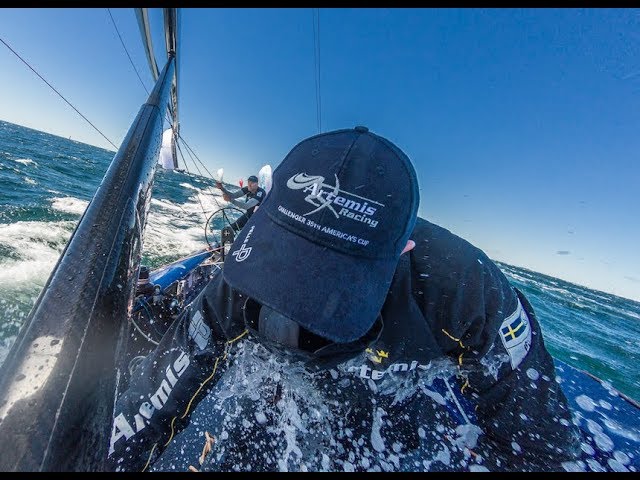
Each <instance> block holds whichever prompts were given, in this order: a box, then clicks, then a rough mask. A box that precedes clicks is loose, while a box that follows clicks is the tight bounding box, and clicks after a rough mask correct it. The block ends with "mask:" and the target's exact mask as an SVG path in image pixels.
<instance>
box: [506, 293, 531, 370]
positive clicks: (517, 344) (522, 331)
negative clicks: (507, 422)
mask: <svg viewBox="0 0 640 480" xmlns="http://www.w3.org/2000/svg"><path fill="white" fill-rule="evenodd" d="M500 338H501V339H502V344H503V345H504V348H506V349H507V353H508V354H509V358H511V368H513V369H514V370H515V369H516V368H517V367H518V365H520V362H522V359H523V358H524V357H525V356H526V355H527V352H528V351H529V348H531V325H530V323H529V317H528V316H527V312H525V311H524V308H522V304H521V303H520V299H518V305H517V306H516V310H515V312H513V313H512V314H511V315H509V316H508V317H507V318H505V319H504V321H503V322H502V325H500Z"/></svg>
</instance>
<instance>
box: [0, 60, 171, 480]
mask: <svg viewBox="0 0 640 480" xmlns="http://www.w3.org/2000/svg"><path fill="white" fill-rule="evenodd" d="M174 72H175V57H173V56H170V57H169V59H168V60H167V62H166V64H165V66H164V68H163V70H162V72H161V73H160V75H159V76H158V80H157V82H156V84H155V87H154V89H153V91H152V92H151V94H150V95H149V98H148V100H147V102H146V103H145V104H143V105H142V106H141V108H140V110H139V112H138V115H137V117H136V118H135V120H134V121H133V123H132V125H131V127H130V128H129V132H128V133H127V136H126V138H125V139H124V141H123V142H122V145H121V146H120V148H119V149H118V152H117V153H116V155H115V156H114V158H113V160H112V162H111V164H110V165H109V168H108V170H107V172H106V173H105V176H104V178H103V179H102V182H101V184H100V186H99V187H98V189H97V190H96V193H95V194H94V196H93V198H92V200H91V202H90V203H89V206H88V207H87V209H86V210H85V212H84V214H83V216H82V218H81V219H80V221H79V223H78V225H77V227H76V229H75V231H74V232H73V234H72V235H71V238H70V240H69V242H68V243H67V246H66V247H65V250H64V252H63V253H62V255H61V256H60V258H59V260H58V263H57V264H56V266H55V267H54V269H53V271H52V273H51V275H50V276H49V279H48V280H47V283H46V285H45V287H44V288H43V290H42V292H41V293H40V296H39V297H38V299H37V301H36V303H35V305H34V307H33V308H32V310H31V312H30V313H29V316H28V318H27V319H26V321H25V323H24V324H23V326H22V328H21V330H20V332H19V334H18V337H17V339H16V341H15V342H14V344H13V345H12V348H11V350H10V351H9V354H8V355H7V358H6V360H5V362H4V363H3V364H2V367H1V368H0V452H2V455H0V470H1V471H101V470H104V466H105V463H104V462H105V460H106V457H107V452H108V448H109V438H110V436H111V426H112V423H113V409H114V404H115V395H116V393H115V392H116V391H117V386H118V375H117V373H116V372H117V371H118V369H117V367H118V366H119V358H120V354H121V353H122V351H123V350H124V348H125V347H126V332H127V331H128V330H127V318H128V313H129V311H130V308H131V305H132V302H133V299H134V292H135V287H136V280H137V275H138V269H139V267H140V259H141V248H142V240H143V233H144V229H145V225H146V216H147V212H148V211H149V206H150V200H151V188H152V185H153V179H154V172H155V167H156V164H157V162H158V153H159V151H160V143H161V141H162V127H163V122H164V115H165V111H166V106H167V104H168V102H169V94H170V91H171V86H172V84H173V80H174V76H175V75H174Z"/></svg>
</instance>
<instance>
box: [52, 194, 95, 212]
mask: <svg viewBox="0 0 640 480" xmlns="http://www.w3.org/2000/svg"><path fill="white" fill-rule="evenodd" d="M87 205H89V202H88V201H87V200H80V199H78V198H74V197H55V198H53V199H52V200H51V208H53V209H54V210H58V211H59V212H65V213H75V214H77V215H82V214H83V213H84V211H85V210H86V209H87Z"/></svg>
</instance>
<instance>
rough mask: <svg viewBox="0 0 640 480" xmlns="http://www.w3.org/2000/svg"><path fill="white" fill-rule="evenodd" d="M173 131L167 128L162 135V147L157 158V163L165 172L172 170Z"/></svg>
mask: <svg viewBox="0 0 640 480" xmlns="http://www.w3.org/2000/svg"><path fill="white" fill-rule="evenodd" d="M172 143H173V130H172V129H171V128H167V129H166V130H165V131H164V133H163V134H162V147H161V148H160V156H159V157H158V163H159V164H160V165H162V167H163V168H166V169H167V170H173V168H174V162H173V146H172Z"/></svg>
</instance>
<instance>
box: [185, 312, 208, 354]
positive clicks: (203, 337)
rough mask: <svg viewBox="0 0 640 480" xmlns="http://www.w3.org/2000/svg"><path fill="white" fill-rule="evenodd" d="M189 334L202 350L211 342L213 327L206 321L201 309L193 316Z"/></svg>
mask: <svg viewBox="0 0 640 480" xmlns="http://www.w3.org/2000/svg"><path fill="white" fill-rule="evenodd" d="M189 336H190V337H191V339H192V340H193V341H194V342H195V344H196V345H197V346H198V348H199V349H200V350H204V348H205V347H206V346H207V342H209V337H210V336H211V329H210V328H209V326H208V325H207V324H206V323H204V319H203V318H202V314H201V313H200V310H197V311H196V313H195V314H194V315H193V317H191V321H190V322H189Z"/></svg>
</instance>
